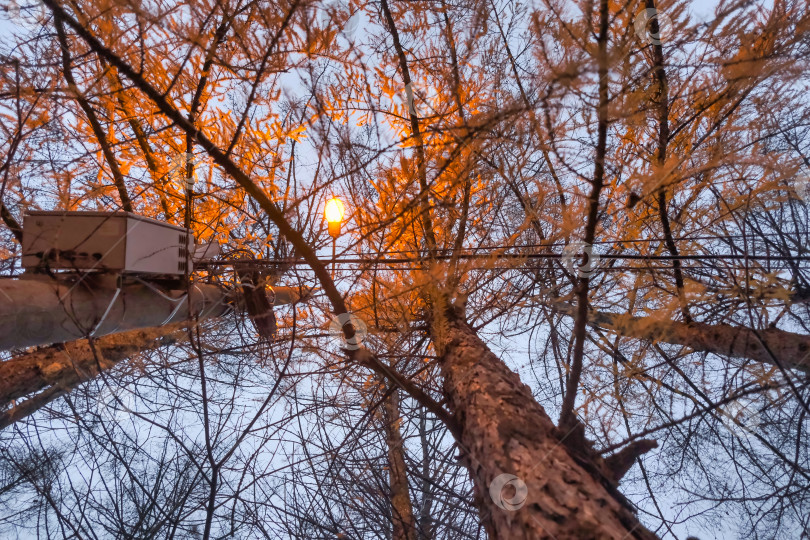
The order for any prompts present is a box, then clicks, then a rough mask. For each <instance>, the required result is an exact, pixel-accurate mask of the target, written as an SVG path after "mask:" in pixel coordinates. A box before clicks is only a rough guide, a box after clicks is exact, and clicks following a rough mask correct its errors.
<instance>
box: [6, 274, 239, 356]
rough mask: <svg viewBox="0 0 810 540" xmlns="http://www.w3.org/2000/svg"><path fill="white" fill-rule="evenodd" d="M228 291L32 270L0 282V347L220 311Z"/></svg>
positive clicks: (225, 308)
mask: <svg viewBox="0 0 810 540" xmlns="http://www.w3.org/2000/svg"><path fill="white" fill-rule="evenodd" d="M232 303H233V302H232V299H231V297H230V296H229V293H228V292H227V291H226V290H225V289H223V288H221V287H218V286H216V285H210V284H204V283H201V284H196V283H192V284H191V285H190V286H189V289H188V294H186V291H185V290H181V289H179V287H178V290H173V289H172V288H167V287H161V286H159V285H158V284H156V283H149V282H147V281H143V280H140V279H137V278H134V279H132V278H122V277H119V276H116V275H107V274H84V275H81V274H77V275H72V276H67V277H61V276H60V277H59V278H54V277H51V276H49V275H47V274H32V275H30V276H26V277H24V278H23V279H2V280H0V349H20V348H25V347H31V346H34V345H47V344H51V343H62V342H65V341H72V340H76V339H80V338H83V337H99V336H104V335H107V334H112V333H116V332H123V331H126V330H134V329H138V328H151V327H156V326H164V325H166V324H171V323H176V322H183V321H186V320H188V318H189V314H190V315H191V317H192V318H195V319H199V320H203V319H208V318H212V317H220V316H222V315H225V314H226V313H228V311H230V310H231V309H232Z"/></svg>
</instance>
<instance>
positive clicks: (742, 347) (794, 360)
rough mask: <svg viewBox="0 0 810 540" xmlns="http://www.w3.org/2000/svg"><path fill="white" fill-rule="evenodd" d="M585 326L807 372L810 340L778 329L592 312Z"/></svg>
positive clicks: (568, 309) (569, 310)
mask: <svg viewBox="0 0 810 540" xmlns="http://www.w3.org/2000/svg"><path fill="white" fill-rule="evenodd" d="M555 309H557V310H558V311H560V312H562V313H566V314H568V315H573V312H574V311H573V306H571V305H569V304H563V303H559V304H556V305H555ZM588 323H589V324H590V325H592V326H597V327H599V328H602V329H604V330H608V331H610V332H614V333H616V334H619V335H621V336H624V337H629V338H634V339H642V340H645V341H660V342H663V343H669V344H671V345H682V346H684V347H688V348H690V349H692V350H693V351H696V352H710V353H714V354H718V355H721V356H731V357H734V358H742V359H745V360H754V361H755V362H762V363H765V364H770V365H774V366H779V367H782V368H784V369H796V370H800V371H804V372H805V373H808V372H810V336H804V335H801V334H794V333H792V332H787V331H785V330H780V329H778V328H767V329H765V330H754V329H751V328H745V327H740V326H731V325H729V324H707V323H700V322H692V323H689V324H687V323H682V322H676V321H671V320H662V319H653V318H652V317H634V316H632V315H628V314H625V313H623V314H619V313H606V312H600V311H591V312H590V314H589V315H588Z"/></svg>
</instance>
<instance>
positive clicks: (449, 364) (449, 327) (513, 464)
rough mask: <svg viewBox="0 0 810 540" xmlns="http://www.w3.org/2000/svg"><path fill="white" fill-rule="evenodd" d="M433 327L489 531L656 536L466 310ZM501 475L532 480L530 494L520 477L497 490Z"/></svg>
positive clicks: (514, 537)
mask: <svg viewBox="0 0 810 540" xmlns="http://www.w3.org/2000/svg"><path fill="white" fill-rule="evenodd" d="M432 330H433V337H434V344H435V345H436V348H437V351H438V353H439V355H440V365H441V370H442V374H443V376H444V390H445V394H446V397H447V399H448V402H449V405H450V407H451V409H452V410H453V411H454V413H455V415H456V419H457V421H458V423H459V425H460V428H461V437H460V440H459V441H458V442H459V446H460V448H461V454H462V456H461V457H462V460H463V461H464V462H465V464H466V465H467V467H468V468H469V471H470V474H471V476H472V479H473V482H474V485H475V496H476V503H477V504H478V508H479V511H480V513H481V517H482V520H483V523H484V524H485V526H486V528H487V532H488V534H489V537H490V538H494V539H496V538H497V539H509V540H523V539H525V540H529V539H531V540H536V539H546V538H547V539H557V540H563V539H578V540H582V539H606V538H611V539H613V538H615V539H617V540H619V539H630V538H638V539H651V538H655V535H653V534H652V533H651V532H649V531H648V530H647V529H646V528H644V527H643V526H642V525H641V524H640V523H639V521H638V519H637V517H636V515H635V514H634V512H633V511H632V510H631V509H630V507H629V506H627V503H626V502H624V498H623V497H622V496H621V494H619V493H618V492H617V491H616V490H615V486H612V485H610V481H609V480H608V479H607V478H608V476H610V475H609V474H608V473H606V471H605V469H604V462H603V461H602V460H601V458H599V457H596V456H589V455H588V454H589V453H590V449H589V448H583V449H582V452H581V454H580V453H579V452H576V451H575V450H572V449H570V448H568V447H567V445H565V444H563V443H562V442H561V439H563V438H564V437H563V434H562V433H561V432H560V431H559V430H558V429H557V428H556V427H555V426H554V424H553V423H552V421H551V419H550V418H549V417H548V415H547V414H546V412H545V411H544V410H543V408H542V407H541V406H540V405H539V404H538V403H537V402H536V401H535V399H534V397H533V396H532V394H531V391H530V390H529V388H528V387H527V386H526V385H524V384H523V383H522V382H521V381H520V378H519V377H518V376H517V375H516V374H515V373H513V372H512V371H510V370H509V369H508V368H507V367H506V365H505V364H504V363H503V362H501V360H500V359H499V358H498V357H496V356H495V355H494V354H493V353H492V352H491V351H490V350H489V348H488V347H487V346H486V344H485V343H484V342H483V341H482V340H481V339H479V338H478V336H477V335H476V333H475V332H474V330H473V329H472V328H471V327H470V326H469V325H468V324H467V323H466V322H465V321H464V320H463V319H462V317H461V316H459V315H458V314H456V313H455V312H451V313H449V314H447V315H445V316H443V317H441V318H440V319H438V320H436V321H434V322H433V329H432ZM583 440H584V439H583ZM577 454H580V455H577ZM502 474H509V475H514V476H516V477H517V479H518V480H519V481H520V482H522V483H524V484H525V486H526V490H527V491H526V493H525V495H526V496H525V501H521V500H520V499H521V498H522V497H521V494H520V489H518V488H516V487H515V483H513V484H512V486H513V488H510V487H509V486H506V487H505V489H503V490H502V491H500V492H498V490H494V491H496V492H495V493H491V486H492V484H493V481H495V480H496V478H497V477H499V476H500V475H502ZM495 485H496V486H497V485H498V484H497V483H496V484H495ZM504 500H506V503H507V504H506V505H505V506H507V507H508V506H509V504H510V503H511V504H513V505H516V506H517V505H520V503H521V502H522V503H523V504H522V505H520V507H519V509H516V510H508V509H504V508H503V506H504V503H503V501H504ZM496 501H498V502H501V505H499V504H498V502H496Z"/></svg>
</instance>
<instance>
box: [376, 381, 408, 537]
mask: <svg viewBox="0 0 810 540" xmlns="http://www.w3.org/2000/svg"><path fill="white" fill-rule="evenodd" d="M383 406H384V409H385V418H384V420H383V424H384V425H385V442H386V445H387V446H388V480H389V487H390V489H391V519H392V521H393V535H392V539H393V540H416V520H415V519H414V516H413V503H412V502H411V494H410V491H409V490H408V474H407V471H406V465H405V449H404V448H403V446H402V445H403V441H402V433H401V432H400V429H399V426H400V423H401V421H402V420H401V417H400V413H399V392H398V391H397V389H396V388H393V389H392V392H391V395H390V396H388V397H387V398H386V400H385V402H384V404H383Z"/></svg>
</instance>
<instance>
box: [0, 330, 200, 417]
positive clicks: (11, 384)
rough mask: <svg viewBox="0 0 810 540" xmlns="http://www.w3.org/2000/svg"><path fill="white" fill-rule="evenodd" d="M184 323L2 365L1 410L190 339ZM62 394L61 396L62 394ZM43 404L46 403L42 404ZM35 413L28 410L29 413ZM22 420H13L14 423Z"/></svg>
mask: <svg viewBox="0 0 810 540" xmlns="http://www.w3.org/2000/svg"><path fill="white" fill-rule="evenodd" d="M184 325H185V323H180V324H173V325H168V326H164V327H160V328H148V329H145V330H132V331H129V332H121V333H120V334H113V335H111V336H105V337H103V338H100V339H97V340H95V341H94V343H93V345H94V346H95V351H96V354H94V353H93V349H92V347H91V344H90V342H89V340H86V339H81V340H77V341H74V342H71V343H65V344H64V345H54V346H51V347H45V348H42V349H39V350H37V351H35V352H32V353H29V354H26V355H23V356H19V357H17V358H12V359H11V360H7V361H5V362H2V363H0V409H2V408H5V407H7V406H8V405H9V404H10V403H11V400H15V399H19V398H22V397H24V396H27V395H30V394H33V393H34V392H39V391H40V390H43V389H45V388H48V387H49V386H53V387H58V388H61V389H66V390H70V389H73V388H75V387H76V386H77V385H78V384H80V383H82V382H85V381H89V380H90V379H92V378H94V377H95V376H97V375H98V374H99V373H100V372H101V371H106V370H107V369H109V368H111V367H113V366H114V365H115V364H117V363H118V362H120V361H121V360H124V359H126V358H129V357H130V356H132V355H133V354H136V353H138V352H140V351H144V350H152V349H156V348H158V347H162V346H164V345H170V344H173V343H178V342H182V341H185V340H187V339H188V332H187V331H185V330H183V326H184ZM59 395H61V394H59ZM43 404H44V403H43ZM31 412H34V411H33V410H31V411H28V412H27V413H26V414H30V413H31ZM16 420H19V418H16V417H15V418H14V421H16Z"/></svg>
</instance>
